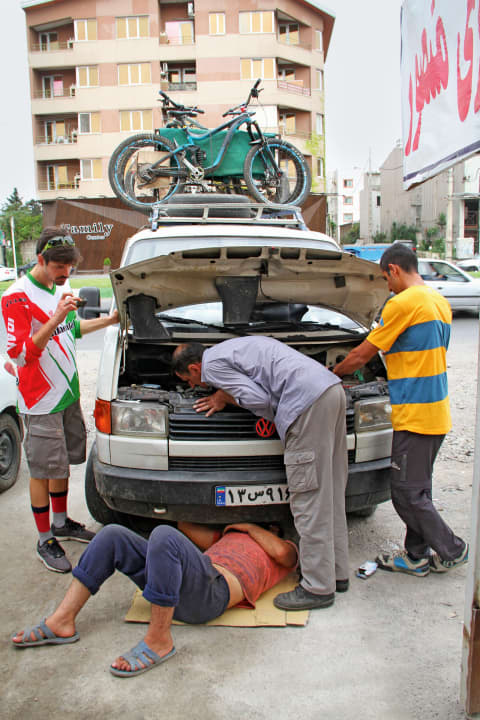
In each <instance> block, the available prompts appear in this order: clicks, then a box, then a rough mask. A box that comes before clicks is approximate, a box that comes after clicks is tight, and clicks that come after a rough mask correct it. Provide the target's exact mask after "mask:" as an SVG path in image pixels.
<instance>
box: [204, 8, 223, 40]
mask: <svg viewBox="0 0 480 720" xmlns="http://www.w3.org/2000/svg"><path fill="white" fill-rule="evenodd" d="M208 32H209V33H210V35H225V13H208Z"/></svg>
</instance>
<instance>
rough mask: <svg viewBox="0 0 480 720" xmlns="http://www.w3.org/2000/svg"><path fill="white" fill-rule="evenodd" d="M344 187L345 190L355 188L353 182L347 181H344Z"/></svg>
mask: <svg viewBox="0 0 480 720" xmlns="http://www.w3.org/2000/svg"><path fill="white" fill-rule="evenodd" d="M343 187H344V188H353V180H350V179H345V180H344V181H343Z"/></svg>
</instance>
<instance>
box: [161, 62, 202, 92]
mask: <svg viewBox="0 0 480 720" xmlns="http://www.w3.org/2000/svg"><path fill="white" fill-rule="evenodd" d="M167 79H168V82H169V84H170V85H185V84H186V83H196V82H197V73H196V70H195V68H194V67H185V68H171V67H169V68H168V71H167ZM170 89H172V88H170ZM177 89H179V90H180V89H181V88H177Z"/></svg>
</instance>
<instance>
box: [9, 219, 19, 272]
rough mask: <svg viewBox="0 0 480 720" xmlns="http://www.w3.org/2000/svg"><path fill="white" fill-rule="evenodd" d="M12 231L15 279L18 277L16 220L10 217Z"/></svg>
mask: <svg viewBox="0 0 480 720" xmlns="http://www.w3.org/2000/svg"><path fill="white" fill-rule="evenodd" d="M10 230H11V231H12V251H13V267H14V268H15V277H18V276H17V251H16V249H15V219H14V217H13V215H10Z"/></svg>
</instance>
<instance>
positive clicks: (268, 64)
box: [240, 58, 275, 80]
mask: <svg viewBox="0 0 480 720" xmlns="http://www.w3.org/2000/svg"><path fill="white" fill-rule="evenodd" d="M274 77H275V60H274V58H253V59H249V58H242V60H240V78H241V80H254V79H257V78H262V80H273V79H274Z"/></svg>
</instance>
